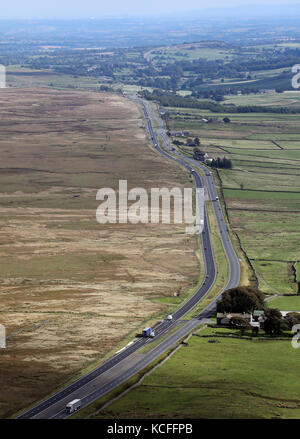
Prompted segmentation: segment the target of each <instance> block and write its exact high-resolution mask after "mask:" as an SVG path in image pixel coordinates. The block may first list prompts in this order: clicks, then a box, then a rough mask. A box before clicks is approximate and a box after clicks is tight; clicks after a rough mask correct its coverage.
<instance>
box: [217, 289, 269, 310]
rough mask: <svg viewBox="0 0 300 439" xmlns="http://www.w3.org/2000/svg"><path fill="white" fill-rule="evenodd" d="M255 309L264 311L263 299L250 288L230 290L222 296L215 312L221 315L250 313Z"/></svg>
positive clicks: (257, 292) (259, 293)
mask: <svg viewBox="0 0 300 439" xmlns="http://www.w3.org/2000/svg"><path fill="white" fill-rule="evenodd" d="M255 309H264V297H263V295H262V294H261V292H260V291H258V290H256V289H254V288H251V287H237V288H231V289H230V290H227V291H225V292H224V293H223V294H222V298H221V300H220V301H219V302H218V304H217V311H218V312H221V313H230V312H233V313H244V312H245V313H251V312H253V311H254V310H255Z"/></svg>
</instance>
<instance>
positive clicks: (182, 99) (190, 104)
mask: <svg viewBox="0 0 300 439" xmlns="http://www.w3.org/2000/svg"><path fill="white" fill-rule="evenodd" d="M140 94H141V96H142V97H143V98H145V99H148V100H150V101H157V102H159V103H160V104H161V105H163V106H164V107H181V108H199V109H201V110H209V111H211V112H212V113H229V114H232V113H277V114H278V113H279V114H299V113H300V107H269V106H263V105H233V104H230V105H221V104H219V103H216V102H213V101H203V100H202V101H201V100H198V99H196V98H194V97H190V96H180V95H177V94H176V93H171V92H166V91H162V90H158V89H155V90H153V92H152V93H151V92H149V91H148V90H143V91H142V92H141V93H140Z"/></svg>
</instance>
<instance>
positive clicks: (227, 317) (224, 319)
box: [217, 312, 252, 325]
mask: <svg viewBox="0 0 300 439" xmlns="http://www.w3.org/2000/svg"><path fill="white" fill-rule="evenodd" d="M233 318H239V319H245V320H248V321H249V322H250V323H251V322H252V314H247V313H228V314H227V313H221V312H218V313H217V324H218V325H230V322H231V320H232V319H233Z"/></svg>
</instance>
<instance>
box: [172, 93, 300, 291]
mask: <svg viewBox="0 0 300 439" xmlns="http://www.w3.org/2000/svg"><path fill="white" fill-rule="evenodd" d="M267 96H268V97H269V99H270V101H269V102H270V103H272V96H273V95H264V97H265V99H267ZM280 96H281V95H280ZM283 97H286V96H282V98H283ZM200 115H202V116H203V115H205V113H204V111H203V110H199V109H187V108H182V109H180V108H177V109H175V108H172V109H171V114H170V118H169V122H168V123H169V126H170V128H171V129H183V130H188V131H189V136H190V137H196V136H198V137H199V138H200V148H201V149H202V150H203V151H205V152H207V153H208V154H209V155H211V156H212V157H217V156H219V157H223V156H226V157H228V158H230V159H231V160H232V164H233V169H231V170H228V169H219V170H218V174H219V176H220V179H221V182H222V188H223V194H224V197H225V202H226V206H227V212H228V215H229V220H230V223H231V227H232V229H233V231H234V232H236V233H237V235H238V236H239V238H240V241H241V244H242V246H243V249H244V250H245V251H246V253H247V255H248V257H249V258H250V261H251V263H252V265H253V268H254V269H255V270H256V276H257V278H258V281H259V287H260V289H261V290H262V291H263V292H264V293H266V294H295V293H296V292H297V290H298V285H297V282H295V277H294V274H293V272H292V270H291V266H292V264H293V262H294V261H295V260H299V242H300V222H299V219H300V130H299V128H298V127H299V122H300V117H299V115H287V114H268V113H265V114H263V113H261V114H260V113H254V114H251V113H245V114H243V113H239V114H230V115H229V117H230V119H231V123H230V124H224V123H209V124H205V123H203V122H201V120H200ZM213 117H218V118H219V120H222V118H223V117H224V114H218V113H217V114H214V115H213ZM185 149H186V148H183V150H185Z"/></svg>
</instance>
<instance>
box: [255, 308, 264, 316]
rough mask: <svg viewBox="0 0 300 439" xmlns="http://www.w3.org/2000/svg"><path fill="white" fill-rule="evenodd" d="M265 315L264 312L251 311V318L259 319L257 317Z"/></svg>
mask: <svg viewBox="0 0 300 439" xmlns="http://www.w3.org/2000/svg"><path fill="white" fill-rule="evenodd" d="M264 314H265V312H264V311H262V310H259V309H256V310H255V311H253V317H257V316H258V317H259V316H263V315H264Z"/></svg>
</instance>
